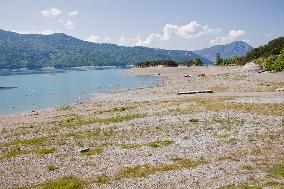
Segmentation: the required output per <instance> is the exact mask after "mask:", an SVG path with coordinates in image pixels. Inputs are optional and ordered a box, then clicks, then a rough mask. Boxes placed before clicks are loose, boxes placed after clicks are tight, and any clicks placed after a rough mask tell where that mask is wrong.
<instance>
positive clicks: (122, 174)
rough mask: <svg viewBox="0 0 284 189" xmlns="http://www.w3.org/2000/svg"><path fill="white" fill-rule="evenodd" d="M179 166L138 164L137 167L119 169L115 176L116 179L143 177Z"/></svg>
mask: <svg viewBox="0 0 284 189" xmlns="http://www.w3.org/2000/svg"><path fill="white" fill-rule="evenodd" d="M176 168H177V167H176V166H175V165H161V166H154V165H149V164H146V165H138V166H135V167H125V168H123V169H121V170H120V171H118V173H117V174H116V176H115V179H116V180H121V179H125V178H141V177H146V176H148V175H151V174H155V173H159V172H163V171H171V170H175V169H176Z"/></svg>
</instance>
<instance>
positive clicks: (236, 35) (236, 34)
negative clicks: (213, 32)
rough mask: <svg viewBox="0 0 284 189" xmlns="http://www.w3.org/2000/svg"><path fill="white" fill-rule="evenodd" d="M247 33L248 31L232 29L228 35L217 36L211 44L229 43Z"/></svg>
mask: <svg viewBox="0 0 284 189" xmlns="http://www.w3.org/2000/svg"><path fill="white" fill-rule="evenodd" d="M245 34H246V31H244V30H231V31H230V32H229V34H228V35H226V36H223V37H217V38H216V39H213V40H211V41H210V44H211V45H222V44H227V43H230V42H233V41H235V40H236V39H237V38H239V37H240V36H243V35H245Z"/></svg>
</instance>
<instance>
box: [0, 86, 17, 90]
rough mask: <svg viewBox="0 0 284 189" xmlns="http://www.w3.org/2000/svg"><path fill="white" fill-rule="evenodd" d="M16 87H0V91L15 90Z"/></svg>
mask: <svg viewBox="0 0 284 189" xmlns="http://www.w3.org/2000/svg"><path fill="white" fill-rule="evenodd" d="M15 88H17V87H0V90H4V89H15Z"/></svg>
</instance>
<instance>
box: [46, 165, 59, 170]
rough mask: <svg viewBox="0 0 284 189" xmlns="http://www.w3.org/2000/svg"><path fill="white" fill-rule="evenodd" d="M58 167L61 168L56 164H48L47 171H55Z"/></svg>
mask: <svg viewBox="0 0 284 189" xmlns="http://www.w3.org/2000/svg"><path fill="white" fill-rule="evenodd" d="M56 169H59V168H58V167H56V166H54V165H48V166H47V171H49V172H51V171H55V170H56Z"/></svg>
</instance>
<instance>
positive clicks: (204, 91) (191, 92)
mask: <svg viewBox="0 0 284 189" xmlns="http://www.w3.org/2000/svg"><path fill="white" fill-rule="evenodd" d="M197 93H213V91H212V90H202V91H187V92H180V91H178V92H177V95H183V94H197Z"/></svg>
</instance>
